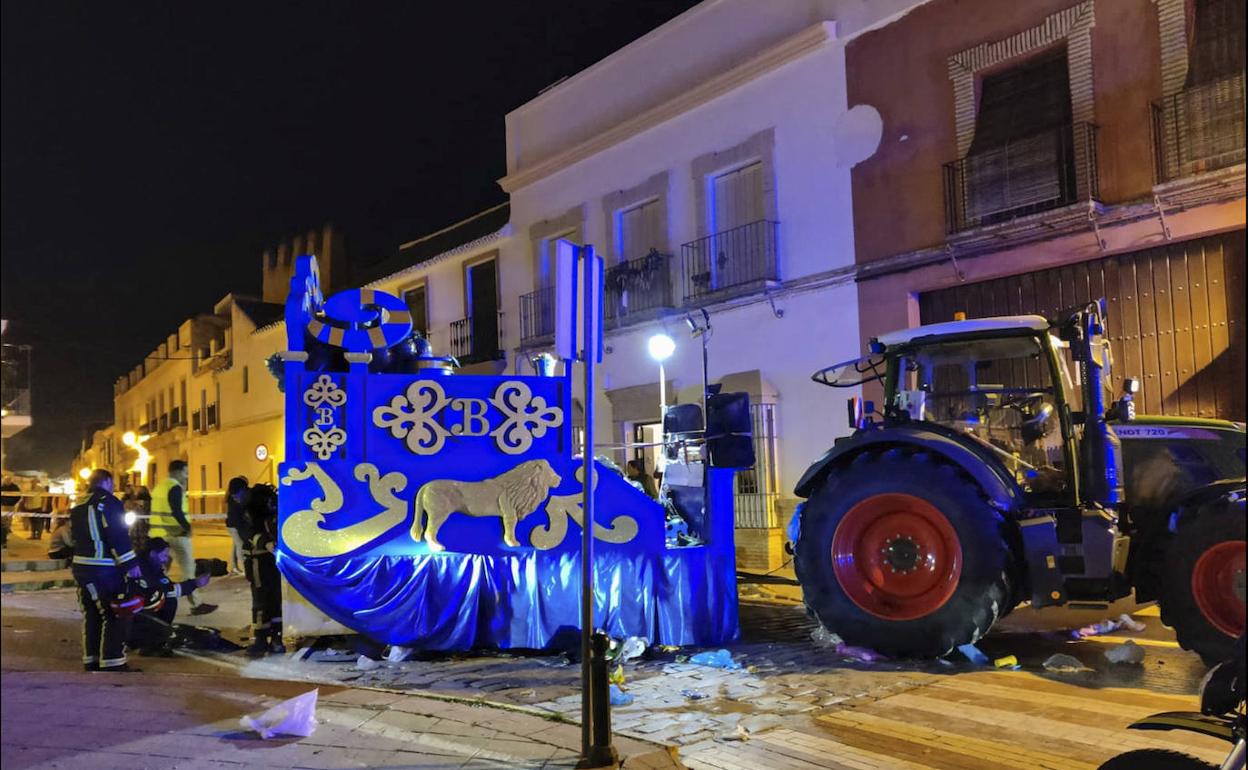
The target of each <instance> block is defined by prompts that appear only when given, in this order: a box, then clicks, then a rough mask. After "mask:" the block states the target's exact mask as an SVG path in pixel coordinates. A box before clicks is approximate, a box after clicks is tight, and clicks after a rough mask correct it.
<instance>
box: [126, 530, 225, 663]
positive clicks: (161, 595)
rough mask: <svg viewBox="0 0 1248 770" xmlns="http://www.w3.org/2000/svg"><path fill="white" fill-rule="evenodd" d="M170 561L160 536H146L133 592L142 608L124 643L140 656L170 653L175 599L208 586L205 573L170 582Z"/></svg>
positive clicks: (164, 655)
mask: <svg viewBox="0 0 1248 770" xmlns="http://www.w3.org/2000/svg"><path fill="white" fill-rule="evenodd" d="M172 562H173V553H172V552H171V551H170V549H169V543H167V542H165V539H164V538H161V537H153V538H149V539H148V540H147V542H146V543H145V544H144V547H143V550H142V551H140V552H139V576H138V578H137V580H135V584H136V589H137V590H136V591H135V593H137V594H138V595H140V596H142V597H143V609H142V611H140V612H139V614H138V615H136V616H135V617H134V624H133V625H132V626H131V630H130V636H129V638H128V639H127V644H128V645H129V646H130V647H131V648H137V649H138V651H139V654H140V655H155V656H159V657H164V658H167V657H170V656H171V655H173V646H174V643H173V619H174V617H175V616H176V615H177V614H178V599H180V598H182V597H183V596H186V597H188V598H189V597H190V595H191V594H192V593H194V592H195V589H196V588H203V587H204V586H206V585H208V575H200V576H199V577H197V578H194V579H192V580H183V581H182V582H180V583H175V582H173V581H172V580H170V579H169V576H168V575H166V574H165V571H166V570H167V569H168V568H169V565H170V564H171V563H172Z"/></svg>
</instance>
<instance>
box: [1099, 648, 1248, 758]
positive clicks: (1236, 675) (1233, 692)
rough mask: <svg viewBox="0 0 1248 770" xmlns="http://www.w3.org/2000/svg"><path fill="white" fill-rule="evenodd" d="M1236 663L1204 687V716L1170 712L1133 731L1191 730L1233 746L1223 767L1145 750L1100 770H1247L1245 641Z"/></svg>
mask: <svg viewBox="0 0 1248 770" xmlns="http://www.w3.org/2000/svg"><path fill="white" fill-rule="evenodd" d="M1236 647H1237V651H1236V653H1235V658H1233V659H1232V660H1228V661H1225V662H1223V663H1219V664H1218V665H1217V666H1214V667H1213V669H1212V670H1210V671H1209V673H1208V674H1206V675H1205V679H1204V681H1203V682H1202V683H1201V686H1200V713H1199V714H1197V713H1193V712H1188V711H1169V712H1166V713H1163V714H1153V715H1152V716H1150V717H1147V718H1145V719H1141V720H1140V721H1138V722H1136V723H1134V724H1132V725H1131V726H1130V727H1131V729H1132V730H1188V731H1190V732H1194V733H1200V734H1201V735H1208V736H1211V737H1213V738H1221V739H1222V740H1224V741H1228V742H1229V743H1230V744H1231V745H1232V748H1231V753H1230V754H1228V755H1227V757H1226V760H1225V761H1224V762H1223V763H1222V764H1221V765H1211V764H1209V763H1208V762H1204V761H1202V760H1199V759H1196V758H1195V757H1192V756H1189V755H1187V754H1180V753H1178V752H1176V751H1166V750H1165V749H1141V750H1139V751H1128V752H1127V753H1126V754H1119V755H1118V756H1116V757H1114V758H1113V759H1111V760H1109V761H1108V762H1106V763H1105V764H1103V765H1101V767H1100V770H1244V768H1245V756H1244V751H1245V749H1244V738H1245V718H1244V713H1245V712H1244V673H1245V672H1244V637H1242V636H1241V637H1240V639H1239V642H1238V643H1237V645H1236Z"/></svg>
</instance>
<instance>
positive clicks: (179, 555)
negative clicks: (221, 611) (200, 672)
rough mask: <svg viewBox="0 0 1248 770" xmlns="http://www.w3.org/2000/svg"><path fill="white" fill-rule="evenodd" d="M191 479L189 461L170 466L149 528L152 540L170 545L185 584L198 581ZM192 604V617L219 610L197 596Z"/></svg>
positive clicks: (158, 490) (191, 599)
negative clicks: (190, 509) (189, 492)
mask: <svg viewBox="0 0 1248 770" xmlns="http://www.w3.org/2000/svg"><path fill="white" fill-rule="evenodd" d="M187 475H188V471H187V466H186V461H185V460H174V461H173V462H171V463H169V474H168V475H167V476H165V479H164V481H161V482H160V483H159V484H157V485H156V488H155V489H154V490H152V514H151V519H149V528H148V535H149V536H150V537H159V538H161V539H163V540H164V541H165V542H166V543H168V544H169V550H170V552H172V554H173V560H174V561H175V562H177V565H178V571H179V572H181V577H182V579H183V580H189V579H191V578H193V577H195V555H194V552H193V551H192V549H191V522H190V519H189V517H188V516H187V515H186V513H185V512H184V505H185V503H186V485H187ZM188 601H189V603H190V605H191V614H192V615H206V614H208V613H209V612H212V611H213V610H215V609H216V608H217V607H216V605H215V604H201V603H200V602H199V600H198V599H196V598H195V597H194V596H190V597H188Z"/></svg>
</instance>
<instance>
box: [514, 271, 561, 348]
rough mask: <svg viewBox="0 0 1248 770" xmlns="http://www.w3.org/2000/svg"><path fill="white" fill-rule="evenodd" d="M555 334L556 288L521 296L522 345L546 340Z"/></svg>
mask: <svg viewBox="0 0 1248 770" xmlns="http://www.w3.org/2000/svg"><path fill="white" fill-rule="evenodd" d="M554 333H555V287H553V286H546V287H543V288H541V289H538V290H537V291H533V292H529V293H528V294H522V295H520V344H521V345H529V344H532V343H535V342H539V341H543V340H546V339H547V338H549V337H551V336H553V335H554Z"/></svg>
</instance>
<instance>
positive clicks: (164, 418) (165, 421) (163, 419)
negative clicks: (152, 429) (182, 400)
mask: <svg viewBox="0 0 1248 770" xmlns="http://www.w3.org/2000/svg"><path fill="white" fill-rule="evenodd" d="M158 430H159V431H160V432H161V433H164V432H165V431H167V430H169V415H168V414H162V415H161V416H160V422H159V424H158Z"/></svg>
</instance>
